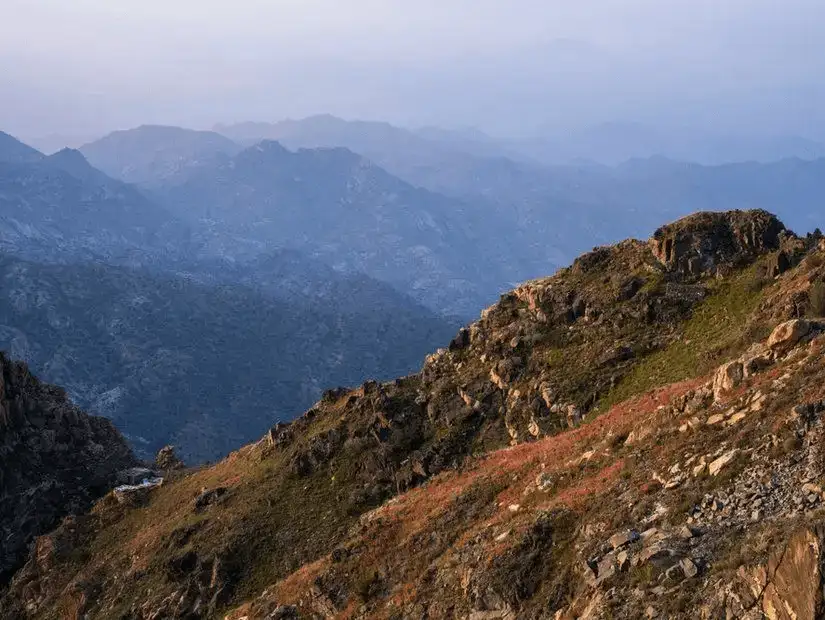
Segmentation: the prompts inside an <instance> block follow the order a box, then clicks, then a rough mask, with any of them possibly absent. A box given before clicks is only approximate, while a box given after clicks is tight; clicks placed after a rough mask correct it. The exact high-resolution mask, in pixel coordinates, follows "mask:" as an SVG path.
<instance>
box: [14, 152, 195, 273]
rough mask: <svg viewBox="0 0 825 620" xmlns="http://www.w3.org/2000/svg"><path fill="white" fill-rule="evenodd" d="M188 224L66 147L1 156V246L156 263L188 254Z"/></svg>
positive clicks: (42, 255) (33, 254)
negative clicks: (28, 157) (10, 158)
mask: <svg viewBox="0 0 825 620" xmlns="http://www.w3.org/2000/svg"><path fill="white" fill-rule="evenodd" d="M191 243H192V240H191V232H190V230H189V229H188V227H187V226H186V225H184V224H183V223H182V222H181V221H180V220H178V219H176V218H175V217H173V216H172V214H171V213H170V212H169V211H167V210H166V209H164V208H162V207H160V206H158V205H157V204H155V203H154V202H152V201H151V200H150V199H148V198H147V197H146V196H145V195H144V194H143V193H141V192H140V191H138V190H137V189H136V188H135V187H133V186H131V185H127V184H125V183H122V182H120V181H116V180H114V179H111V178H109V177H107V176H106V175H105V174H103V173H102V172H100V171H99V170H96V169H94V168H93V167H92V166H91V165H90V164H89V163H88V162H87V161H86V160H85V158H84V157H83V156H82V154H81V153H80V152H78V151H72V150H69V149H65V150H63V151H60V152H58V153H56V154H54V155H51V156H49V157H43V156H41V157H40V158H38V159H36V160H34V161H31V162H24V161H17V162H3V161H0V248H2V249H3V251H6V252H11V253H15V254H18V255H20V256H24V257H28V258H34V259H38V260H39V259H44V260H51V261H58V262H61V261H66V260H77V259H90V258H94V259H97V258H104V259H106V260H118V261H125V262H140V263H147V262H155V261H157V260H160V257H163V258H164V259H165V258H172V257H175V256H182V255H186V254H187V253H189V252H191V251H193V250H192V249H191V247H190V246H191Z"/></svg>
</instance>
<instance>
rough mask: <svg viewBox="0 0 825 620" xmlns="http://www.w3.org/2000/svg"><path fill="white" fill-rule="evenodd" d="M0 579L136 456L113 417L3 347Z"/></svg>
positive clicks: (0, 365)
mask: <svg viewBox="0 0 825 620" xmlns="http://www.w3.org/2000/svg"><path fill="white" fill-rule="evenodd" d="M0 373H2V374H0V585H2V583H3V582H4V581H5V580H6V579H7V578H8V576H9V574H10V573H11V572H12V571H13V570H14V569H15V568H17V567H18V566H19V564H20V563H21V562H22V560H23V559H24V558H25V555H26V553H27V550H28V547H29V545H30V543H31V542H32V540H33V538H34V537H35V536H38V535H40V534H44V533H46V532H47V531H49V530H50V529H52V528H53V527H55V526H56V525H57V524H58V523H59V522H60V519H61V518H63V517H64V516H66V515H69V514H80V513H83V512H85V511H87V510H88V509H89V507H90V506H91V503H92V501H94V500H95V499H97V498H98V497H100V496H101V495H103V494H104V493H105V492H106V491H107V490H109V489H110V488H111V487H112V485H113V484H114V482H115V474H116V472H118V471H119V470H121V469H123V468H125V467H129V466H130V465H132V464H133V463H134V458H133V456H132V454H131V452H130V451H129V448H128V447H127V445H126V442H125V441H124V439H123V438H122V437H121V436H120V434H119V433H118V432H117V431H116V430H115V428H114V427H113V426H112V424H111V423H110V422H109V421H108V420H104V419H103V418H94V417H90V416H88V415H86V414H85V413H83V412H82V411H80V410H79V409H78V408H77V407H75V406H74V405H72V404H71V402H69V401H68V400H67V399H66V396H65V393H64V392H63V391H62V390H61V389H60V388H57V387H54V386H50V385H45V384H41V383H40V382H39V381H38V380H37V379H35V378H34V377H33V376H32V375H31V374H30V373H29V371H28V369H27V368H26V366H25V365H24V364H22V363H19V362H18V363H16V362H11V361H9V360H8V359H7V358H6V357H5V355H3V354H0Z"/></svg>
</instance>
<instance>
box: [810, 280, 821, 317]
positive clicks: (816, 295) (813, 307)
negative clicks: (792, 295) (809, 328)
mask: <svg viewBox="0 0 825 620" xmlns="http://www.w3.org/2000/svg"><path fill="white" fill-rule="evenodd" d="M808 314H809V315H810V316H812V317H822V316H825V282H823V281H822V280H818V281H817V282H814V283H813V284H812V285H811V291H810V293H809V294H808Z"/></svg>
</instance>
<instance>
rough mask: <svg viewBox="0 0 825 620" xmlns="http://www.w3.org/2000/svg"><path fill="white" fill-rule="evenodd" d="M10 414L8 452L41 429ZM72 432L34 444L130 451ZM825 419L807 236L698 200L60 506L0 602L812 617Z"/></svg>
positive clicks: (380, 614)
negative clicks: (461, 319) (335, 381)
mask: <svg viewBox="0 0 825 620" xmlns="http://www.w3.org/2000/svg"><path fill="white" fill-rule="evenodd" d="M9 368H12V367H11V366H10V367H9ZM8 372H9V371H4V373H5V374H4V376H5V377H8V376H9V374H8ZM5 381H6V383H5V392H4V393H5V394H6V396H5V400H4V402H5V401H8V402H9V403H19V402H22V401H21V400H20V398H22V397H18V396H16V394H17V392H12V391H11V390H12V388H10V387H9V386H10V385H11V382H10V381H9V379H8V378H6V380H5ZM25 393H26V394H30V395H31V394H33V392H32V391H31V390H29V391H27V392H25ZM49 394H52V392H42V395H41V396H39V397H38V398H39V399H40V400H41V401H42V400H45V401H46V402H51V401H50V400H49V398H50V397H48V398H47V396H48V395H49ZM30 398H31V396H30ZM29 402H32V401H29ZM61 402H62V401H61ZM15 406H17V407H18V409H20V410H23V409H24V410H26V411H30V410H31V409H32V408H34V409H36V408H35V407H34V406H32V407H30V408H26V407H24V406H22V405H15ZM66 406H67V405H66ZM5 410H6V409H5V408H4V411H5ZM36 410H37V411H39V409H36ZM61 411H62V409H61ZM18 415H20V414H19V413H18ZM76 415H80V414H76ZM28 416H29V418H30V422H29V424H30V425H31V426H32V427H33V429H34V430H32V432H31V433H30V434H29V435H27V436H25V438H24V439H19V440H16V441H15V442H14V443H13V444H12V445H13V446H17V449H18V452H17V453H16V456H15V457H14V458H15V459H16V461H15V462H18V461H20V460H21V459H24V458H35V455H39V454H43V453H44V450H46V449H47V448H48V446H50V445H62V444H60V443H59V442H58V443H55V442H57V440H58V438H60V437H63V435H61V434H60V433H59V432H57V433H55V434H50V433H48V432H47V430H48V429H47V428H44V429H43V430H42V431H38V430H36V429H38V428H40V427H42V426H44V425H45V423H44V422H42V421H39V420H40V418H41V417H43V416H45V414H41V415H35V414H32V413H29V414H28ZM38 424H39V426H38ZM89 424H91V422H90V423H89ZM92 428H96V427H94V426H93V427H92ZM4 433H8V431H4ZM7 436H11V435H5V434H4V435H3V436H2V438H3V441H7V440H6V437H7ZM107 436H109V435H107ZM84 437H85V435H82V434H81V437H79V438H78V439H77V441H78V442H80V443H81V446H82V447H80V448H78V449H75V450H70V449H62V450H55V451H56V453H58V454H60V455H61V456H60V458H69V457H68V455H69V454H75V453H77V454H83V455H84V456H83V459H82V462H83V463H84V464H85V465H86V466H89V464H90V463H99V464H100V465H99V469H94V471H95V472H98V471H99V472H104V474H103V478H104V479H105V478H106V477H107V475H106V474H105V471H108V472H110V473H111V472H112V471H114V469H117V467H121V466H123V465H124V464H125V461H127V460H128V453H127V451H125V448H124V447H123V446H122V442H120V441H119V440H116V439H111V442H110V443H106V442H105V441H103V440H101V439H99V438H98V439H95V440H94V441H91V440H89V442H90V443H88V444H85V443H83V438H84ZM110 437H111V436H110ZM823 439H825V242H823V239H822V238H821V236H820V235H819V234H818V233H817V234H812V235H807V236H798V235H796V234H794V233H793V232H791V231H790V230H787V229H786V228H785V226H784V225H783V224H782V223H781V222H780V221H779V220H778V219H777V218H776V217H774V216H772V215H771V214H769V213H766V212H764V211H734V212H728V213H700V214H696V215H693V216H690V217H688V218H685V219H683V220H680V221H678V222H675V223H673V224H669V225H667V226H664V227H662V228H661V229H659V230H658V231H656V232H655V234H654V235H653V237H652V238H651V239H650V240H649V241H636V240H628V241H625V242H622V243H620V244H618V245H615V246H611V247H601V248H596V249H594V250H593V251H592V252H590V253H588V254H585V255H583V256H581V257H580V258H578V259H577V260H576V261H575V262H574V263H573V264H572V265H571V266H570V267H568V268H565V269H562V270H560V271H559V272H558V273H556V274H555V275H553V276H552V277H548V278H545V279H540V280H535V281H531V282H528V283H525V284H523V285H522V286H519V287H518V288H516V289H515V290H513V291H511V292H509V293H507V294H505V295H503V296H502V297H501V299H500V301H499V302H498V303H497V304H495V305H494V306H492V307H490V308H488V309H487V310H485V311H484V312H483V313H482V314H481V317H480V319H479V320H478V321H476V322H475V323H473V324H471V325H469V326H467V327H464V328H462V329H461V330H460V331H459V332H458V333H457V334H456V336H455V338H453V339H452V341H451V342H449V343H445V347H444V348H443V349H441V350H439V351H437V352H435V353H434V354H432V355H430V356H429V357H427V359H426V360H425V361H424V364H423V367H422V368H421V370H420V371H419V372H418V373H416V374H413V375H410V376H407V377H402V378H399V379H396V380H395V381H390V382H385V383H378V382H366V383H364V384H363V385H361V386H359V387H357V388H354V389H349V388H336V389H330V390H328V391H327V392H325V393H324V396H323V397H322V398H321V400H320V401H319V402H318V403H317V404H316V405H315V406H314V407H312V408H311V409H310V410H309V411H307V412H306V413H305V414H304V415H303V416H301V417H300V418H298V419H297V420H295V421H294V422H292V423H289V424H283V423H279V424H276V425H275V426H273V427H272V428H271V429H270V430H269V431H268V432H267V433H266V435H265V436H264V437H262V438H261V439H260V440H259V441H257V442H256V443H254V444H250V445H247V446H245V447H243V448H241V449H240V450H238V451H236V452H233V453H232V454H231V455H230V456H229V457H227V458H226V459H224V460H222V461H220V462H218V463H216V464H215V465H212V466H209V467H200V468H197V469H186V468H181V467H180V464H179V463H178V462H177V460H175V464H174V467H170V468H168V469H167V470H166V471H164V472H163V474H164V476H163V478H164V479H163V483H162V484H161V483H159V482H157V480H159V478H152V479H150V480H145V481H144V482H143V483H142V484H141V485H138V486H140V487H141V492H140V495H139V496H138V497H137V498H136V499H135V498H133V499H131V500H129V501H124V499H123V491H122V490H121V491H120V492H118V491H113V492H112V493H108V494H106V495H105V496H104V497H102V498H101V499H99V500H98V501H97V502H96V503H95V504H94V505H93V506H92V507H91V509H89V510H88V511H84V509H83V507H81V506H78V507H76V509H74V510H72V511H71V512H73V513H74V515H73V516H71V517H68V518H66V519H64V520H63V521H62V522H61V523H60V524H59V525H57V527H55V528H54V529H52V530H51V531H50V532H48V533H45V534H44V535H43V536H41V537H40V538H38V539H37V540H36V542H35V543H34V544H32V545H29V546H28V548H29V551H28V557H27V559H26V560H25V563H24V564H23V565H22V566H20V567H19V568H18V569H17V570H16V571H15V572H14V574H13V575H10V577H9V578H7V579H6V581H5V586H4V589H3V590H2V591H0V617H3V618H21V619H51V618H61V619H62V618H70V619H77V620H79V619H81V618H82V619H127V618H128V619H135V620H160V619H183V618H186V619H191V618H204V619H206V618H221V619H225V620H255V619H259V618H260V619H275V618H312V619H315V618H318V619H320V618H342V619H356V618H364V619H366V618H380V619H386V620H389V619H393V620H400V619H421V618H428V619H436V618H438V619H441V618H443V619H466V620H498V619H501V620H504V619H506V620H511V619H512V620H515V619H522V618H525V619H535V620H539V619H552V620H568V619H569V620H572V619H574V618H576V619H584V618H587V619H590V620H596V619H607V618H620V619H636V618H706V619H716V618H725V619H729V618H731V619H732V618H741V619H758V618H770V619H772V620H779V619H782V620H786V619H787V620H790V619H797V620H808V619H810V620H814V619H815V618H821V617H824V616H825V595H824V594H823V592H825V575H823V570H825V569H823V567H825V452H823V450H822V445H823ZM50 441H51V443H49V442H50ZM92 446H98V447H96V448H93V447H92ZM6 454H8V452H4V453H3V455H4V460H3V475H4V476H5V478H4V479H3V481H4V487H3V489H4V493H6V491H5V489H6V486H7V485H8V482H7V480H8V479H9V476H10V474H9V472H15V471H17V470H16V469H14V466H12V467H10V468H9V466H7V465H6V463H11V462H12V461H10V460H9V459H8V458H7V457H6ZM95 454H97V455H98V456H97V458H98V459H104V458H110V459H112V461H114V462H111V463H110V464H111V465H112V466H115V465H116V467H111V468H107V466H106V465H105V463H109V461H107V460H104V461H101V460H97V461H95V460H94V455H95ZM104 455H109V456H107V457H104ZM111 455H120V456H111ZM57 459H58V457H57V456H55V457H54V460H55V461H56V460H57ZM38 463H39V464H38V465H36V466H31V465H27V466H25V467H23V468H21V470H20V471H21V472H30V471H34V469H35V468H36V467H43V466H45V461H38ZM41 463H42V464H41ZM159 463H160V461H159ZM11 475H17V476H18V478H16V479H15V482H14V484H16V485H17V486H15V487H14V488H15V489H18V490H17V491H14V492H12V493H11V494H12V495H14V494H15V493H16V494H17V495H19V496H21V497H22V496H26V497H30V498H34V497H37V493H39V492H40V491H39V489H41V486H40V485H41V482H40V479H39V478H37V479H35V478H34V476H33V475H31V476H29V474H28V473H27V474H26V475H27V476H29V477H27V478H20V476H23V474H22V473H21V474H11ZM72 479H73V480H76V481H78V482H83V483H86V482H88V481H90V480H95V478H94V476H93V473H92V471H91V470H88V471H83V472H77V473H76V474H73V476H72ZM104 486H105V485H102V484H96V485H92V486H91V487H90V488H95V489H102V488H103V487H104ZM90 497H91V496H90V495H88V494H84V495H83V498H84V501H88V499H90ZM26 501H32V502H33V501H34V499H30V500H26ZM5 509H6V503H5V501H4V504H3V510H5ZM14 512H15V514H16V513H17V512H19V511H14ZM67 512H69V510H66V511H64V514H65V513H67ZM4 515H5V513H4ZM60 516H61V515H59V514H57V513H53V515H52V516H51V521H52V522H53V523H54V524H56V523H57V519H58V518H59V517H60ZM6 518H7V517H5V516H4V519H6ZM25 522H28V521H25ZM42 525H43V527H39V526H38V527H33V528H31V532H32V534H40V533H44V531H45V529H47V527H46V523H45V522H43V524H42ZM5 531H14V532H17V531H19V528H18V529H13V528H12V529H7V530H5ZM17 548H18V549H20V551H21V552H23V551H24V550H25V549H26V548H27V547H26V545H25V544H24V543H22V542H21V543H20V545H19V546H18V547H17ZM15 566H16V565H15Z"/></svg>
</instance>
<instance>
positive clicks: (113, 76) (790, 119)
mask: <svg viewBox="0 0 825 620" xmlns="http://www.w3.org/2000/svg"><path fill="white" fill-rule="evenodd" d="M823 52H825V2H824V1H823V0H689V1H688V0H579V1H577V2H570V1H567V0H564V1H562V0H496V1H494V0H403V1H402V0H235V1H234V2H224V1H217V0H0V129H3V130H5V131H8V132H10V133H14V134H17V135H20V136H43V135H46V134H49V133H61V134H67V135H89V134H96V133H103V132H105V131H108V130H111V129H116V128H126V127H131V126H135V125H138V124H141V123H165V124H180V125H184V126H191V127H210V126H211V125H213V124H214V123H216V122H233V121H242V120H268V121H274V120H279V119H281V118H285V117H301V116H306V115H310V114H315V113H332V114H337V115H341V116H344V117H347V118H365V119H380V120H389V121H392V122H397V123H401V124H407V125H415V124H428V123H433V124H441V125H445V126H469V125H474V126H480V127H482V128H484V129H486V130H488V131H491V132H493V133H498V134H529V133H531V132H534V131H536V130H537V128H540V127H543V128H545V129H546V130H547V129H548V128H549V129H556V128H560V127H567V126H584V125H587V124H592V123H598V122H603V121H614V120H621V121H641V122H650V123H655V124H659V125H662V124H665V125H666V124H670V123H672V124H678V125H685V126H688V125H695V124H709V123H710V124H713V123H715V124H718V125H719V126H720V127H723V128H727V129H730V131H743V132H747V131H755V130H763V131H765V132H769V133H781V132H789V133H798V134H802V135H808V136H814V137H818V138H822V137H823V134H825V129H824V128H823V124H825V112H823V110H825V105H823V104H825V78H823V76H825V53H823Z"/></svg>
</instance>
